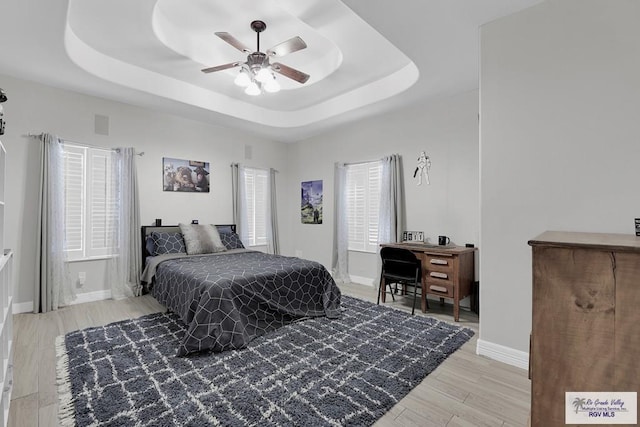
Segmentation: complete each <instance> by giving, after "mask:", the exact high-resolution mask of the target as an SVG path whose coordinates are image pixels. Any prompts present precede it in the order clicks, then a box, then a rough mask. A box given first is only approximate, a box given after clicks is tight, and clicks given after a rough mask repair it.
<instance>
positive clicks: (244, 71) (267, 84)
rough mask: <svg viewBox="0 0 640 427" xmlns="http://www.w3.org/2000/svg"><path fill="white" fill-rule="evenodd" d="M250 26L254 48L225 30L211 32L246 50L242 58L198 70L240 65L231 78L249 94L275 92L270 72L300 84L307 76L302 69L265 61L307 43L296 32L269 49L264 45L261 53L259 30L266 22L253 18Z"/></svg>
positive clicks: (307, 78)
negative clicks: (237, 60)
mask: <svg viewBox="0 0 640 427" xmlns="http://www.w3.org/2000/svg"><path fill="white" fill-rule="evenodd" d="M251 29H252V30H253V31H255V32H256V39H257V43H256V45H257V48H256V51H254V52H251V49H249V48H248V47H247V46H245V45H244V44H243V43H242V42H240V41H238V40H237V39H236V38H235V37H233V36H232V35H231V34H229V33H227V32H216V33H215V34H216V36H218V37H220V38H221V39H222V40H223V41H225V42H226V43H228V44H230V45H231V46H233V47H235V48H236V49H238V50H240V51H242V52H244V53H248V55H247V61H246V62H244V63H242V62H230V63H228V64H223V65H218V66H215V67H208V68H204V69H202V72H203V73H213V72H216V71H222V70H226V69H229V68H234V67H241V68H240V72H239V73H238V74H237V75H236V77H235V79H234V80H233V82H234V83H235V84H236V85H237V86H240V87H244V88H245V90H244V93H246V94H247V95H251V96H257V95H260V94H261V93H262V92H263V91H264V92H271V93H274V92H279V91H280V83H279V82H278V81H277V80H276V75H275V74H274V73H278V74H280V75H282V76H285V77H287V78H289V79H291V80H295V81H297V82H298V83H300V84H304V83H306V82H307V80H309V77H310V76H309V75H308V74H306V73H303V72H302V71H299V70H296V69H295V68H291V67H288V66H286V65H284V64H281V63H279V62H274V63H273V64H271V63H270V62H269V57H272V56H278V57H280V56H284V55H287V54H289V53H293V52H297V51H299V50H301V49H305V48H306V47H307V44H306V43H305V42H304V40H302V39H301V38H300V37H297V36H296V37H293V38H290V39H289V40H285V41H284V42H282V43H279V44H277V45H275V46H273V47H272V48H271V49H267V51H266V53H265V52H261V51H260V33H261V32H263V31H264V30H266V29H267V24H265V23H264V21H259V20H256V21H253V22H251Z"/></svg>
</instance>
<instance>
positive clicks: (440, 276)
mask: <svg viewBox="0 0 640 427" xmlns="http://www.w3.org/2000/svg"><path fill="white" fill-rule="evenodd" d="M429 276H431V277H437V278H438V279H448V278H449V276H448V275H447V273H440V272H438V271H432V272H431V273H429Z"/></svg>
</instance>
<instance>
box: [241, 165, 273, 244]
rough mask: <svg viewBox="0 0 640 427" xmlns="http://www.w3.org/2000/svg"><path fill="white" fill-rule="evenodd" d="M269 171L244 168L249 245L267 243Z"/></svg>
mask: <svg viewBox="0 0 640 427" xmlns="http://www.w3.org/2000/svg"><path fill="white" fill-rule="evenodd" d="M268 180H269V171H268V170H263V169H251V168H245V169H244V184H245V197H246V207H247V223H248V224H247V232H246V234H247V239H248V240H249V242H248V243H249V246H262V245H266V244H267V203H268V202H269V201H268V200H267V188H268V187H267V185H268V182H269V181H268Z"/></svg>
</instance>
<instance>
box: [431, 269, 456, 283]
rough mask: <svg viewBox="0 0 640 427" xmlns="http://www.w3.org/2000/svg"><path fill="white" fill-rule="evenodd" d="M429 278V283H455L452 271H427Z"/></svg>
mask: <svg viewBox="0 0 640 427" xmlns="http://www.w3.org/2000/svg"><path fill="white" fill-rule="evenodd" d="M425 274H426V276H427V282H430V281H431V282H436V283H440V282H451V283H453V272H451V271H433V270H427V271H425Z"/></svg>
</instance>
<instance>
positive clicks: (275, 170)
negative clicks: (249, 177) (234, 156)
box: [230, 163, 280, 173]
mask: <svg viewBox="0 0 640 427" xmlns="http://www.w3.org/2000/svg"><path fill="white" fill-rule="evenodd" d="M230 166H231V167H234V166H242V165H241V164H240V163H231V165H230ZM242 167H243V168H245V169H246V168H249V169H257V170H261V171H270V170H271V169H273V168H257V167H254V166H242ZM273 171H274V172H275V173H280V171H279V170H278V169H273Z"/></svg>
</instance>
